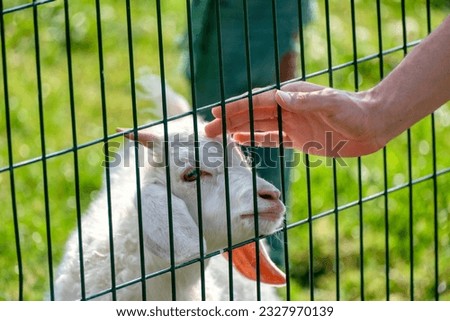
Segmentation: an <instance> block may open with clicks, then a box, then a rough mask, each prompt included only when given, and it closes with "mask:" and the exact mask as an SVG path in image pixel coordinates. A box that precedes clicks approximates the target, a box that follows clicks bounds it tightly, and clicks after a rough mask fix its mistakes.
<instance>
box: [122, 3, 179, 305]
mask: <svg viewBox="0 0 450 321" xmlns="http://www.w3.org/2000/svg"><path fill="white" fill-rule="evenodd" d="M125 8H126V16H127V40H128V62H129V68H130V87H131V88H130V90H131V108H132V114H133V130H134V137H138V132H137V127H138V121H137V120H138V119H137V118H138V117H137V106H136V84H135V73H134V53H133V30H132V24H131V2H130V0H126V2H125ZM134 148H135V155H136V157H135V159H134V160H135V165H136V203H137V204H136V205H137V214H138V233H139V261H140V265H141V271H140V272H141V290H142V291H141V295H142V300H143V301H145V300H146V299H147V286H146V279H145V255H144V232H143V223H142V202H141V199H142V198H141V177H140V172H139V170H140V166H141V165H140V164H139V143H138V141H137V140H135V141H134ZM169 183H170V181H169ZM168 186H170V184H169V185H168ZM168 204H169V207H170V204H171V202H170V201H169V203H168ZM172 252H173V251H172Z"/></svg>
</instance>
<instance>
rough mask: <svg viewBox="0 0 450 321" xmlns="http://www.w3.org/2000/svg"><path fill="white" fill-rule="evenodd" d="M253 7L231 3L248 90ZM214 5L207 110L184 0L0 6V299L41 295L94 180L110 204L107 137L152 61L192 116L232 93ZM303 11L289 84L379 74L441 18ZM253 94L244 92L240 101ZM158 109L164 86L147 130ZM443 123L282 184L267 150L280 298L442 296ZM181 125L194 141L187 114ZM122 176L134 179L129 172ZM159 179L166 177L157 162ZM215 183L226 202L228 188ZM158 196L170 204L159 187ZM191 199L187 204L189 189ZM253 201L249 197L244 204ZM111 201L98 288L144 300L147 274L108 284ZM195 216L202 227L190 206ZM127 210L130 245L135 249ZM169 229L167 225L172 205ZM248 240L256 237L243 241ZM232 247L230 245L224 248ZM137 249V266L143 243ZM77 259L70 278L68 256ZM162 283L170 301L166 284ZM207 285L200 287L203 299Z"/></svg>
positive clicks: (295, 172) (125, 118)
mask: <svg viewBox="0 0 450 321" xmlns="http://www.w3.org/2000/svg"><path fill="white" fill-rule="evenodd" d="M251 1H252V0H247V1H246V0H243V1H242V8H243V13H242V14H243V21H242V24H243V33H244V35H245V44H244V47H245V48H244V49H245V50H243V52H244V54H245V57H244V58H243V59H244V60H245V62H246V68H245V77H246V79H247V80H246V83H247V86H246V88H245V90H248V91H250V89H251V88H252V87H255V84H254V83H252V81H250V80H249V79H252V74H253V73H255V66H253V65H252V63H251V45H250V41H249V34H250V29H251V28H252V24H251V23H249V21H250V20H249V9H248V8H249V3H250V2H251ZM218 3H220V5H218V6H214V8H215V11H214V12H213V13H212V14H213V15H214V17H215V19H213V20H214V21H215V22H216V24H217V25H216V29H217V34H216V39H217V48H218V49H217V52H218V57H217V60H218V65H219V75H218V79H219V83H218V87H219V88H220V92H219V95H220V97H219V99H220V102H215V103H211V104H209V105H206V106H205V105H202V104H199V103H198V97H197V96H198V90H197V89H196V86H195V83H196V81H195V79H194V76H193V75H195V74H196V70H195V68H196V67H195V63H194V54H193V51H194V46H193V42H194V36H195V35H193V32H192V30H193V24H196V23H197V24H198V21H193V12H192V8H193V7H192V4H191V1H189V0H186V1H176V0H172V1H158V0H156V1H155V0H147V1H145V0H142V1H130V0H126V1H100V0H96V1H90V0H84V1H77V2H73V1H72V2H71V1H68V0H64V1H62V0H61V1H55V0H48V1H32V2H26V1H25V0H22V1H20V0H17V1H15V0H10V1H7V0H2V1H0V10H1V12H2V14H1V20H0V37H1V57H2V65H1V69H2V82H3V86H1V87H2V88H1V94H2V97H3V99H2V101H3V104H2V105H1V111H0V114H1V115H3V116H2V117H0V130H1V131H2V133H3V135H0V136H1V137H0V146H1V148H0V184H1V186H2V191H1V193H0V202H1V204H2V205H3V206H2V208H1V210H0V220H1V222H2V224H1V226H0V235H1V241H0V280H1V282H0V299H1V300H32V299H34V300H36V299H38V300H39V299H43V298H44V297H45V296H47V295H48V296H49V297H50V299H54V281H55V271H56V267H57V265H58V262H59V261H60V260H61V257H62V254H63V251H64V244H65V242H66V240H67V237H68V235H69V233H70V231H72V230H73V229H74V228H76V229H78V231H79V235H78V237H79V242H80V245H81V244H82V237H83V235H82V231H81V217H82V215H83V212H84V210H85V209H86V208H87V206H88V204H89V203H90V201H91V199H92V197H93V196H92V195H94V193H95V191H97V190H98V189H100V185H101V177H102V176H103V177H105V181H106V186H107V195H108V197H107V198H108V201H109V204H111V203H110V201H111V195H110V167H109V165H108V164H109V163H110V160H111V155H110V154H109V151H110V150H111V143H112V142H117V141H118V140H119V136H121V135H120V134H116V133H114V129H115V128H116V127H124V126H128V127H132V128H133V129H134V130H135V131H137V130H138V128H141V127H142V126H143V124H145V122H146V121H147V120H148V111H147V110H146V109H145V106H143V105H142V104H141V102H140V101H139V99H138V97H137V95H136V89H137V88H136V87H137V85H136V83H135V78H136V74H137V73H136V70H137V69H139V68H140V67H142V66H150V68H151V70H152V71H153V72H154V73H157V74H159V75H160V76H161V78H162V84H163V88H164V80H165V79H167V80H168V82H169V83H171V84H173V86H174V87H175V88H176V89H177V90H178V91H180V92H181V93H183V94H184V95H185V96H187V97H189V98H190V100H191V102H192V105H193V106H194V109H193V111H192V114H193V115H194V116H197V113H198V112H199V113H203V112H205V111H209V110H210V109H211V107H213V106H217V105H222V106H224V105H225V101H226V100H227V99H229V98H230V97H229V96H227V95H226V90H225V89H226V88H225V87H226V84H225V82H224V68H225V67H224V66H226V64H224V62H223V59H224V57H223V54H222V53H223V51H224V49H223V47H222V46H223V39H222V37H223V30H222V27H221V26H222V23H223V21H222V15H221V10H222V9H223V6H226V5H230V2H227V1H218ZM267 3H268V4H270V5H267V10H269V11H270V12H271V17H272V19H271V20H270V21H267V24H269V25H270V26H271V27H272V28H273V30H277V29H278V27H279V24H280V21H277V10H278V9H279V8H280V7H279V6H280V4H279V3H277V1H276V0H273V1H268V2H267ZM302 3H303V4H304V5H305V3H306V1H302V0H299V1H298V4H299V5H297V10H296V12H295V14H296V18H297V19H298V21H297V25H298V33H297V39H296V46H297V48H296V50H297V51H298V53H299V55H298V61H297V65H298V67H297V74H298V75H299V76H298V78H296V79H295V80H308V81H311V82H316V83H321V84H324V85H328V86H332V87H338V88H342V89H347V90H355V91H359V90H364V89H367V88H370V87H371V86H373V85H374V84H376V83H377V82H378V81H379V80H380V79H382V78H383V77H384V76H385V75H386V74H387V73H388V72H389V71H390V70H392V68H394V67H395V65H397V64H398V62H399V61H400V60H401V59H402V57H403V56H404V55H406V54H407V53H408V51H409V50H411V49H412V48H413V47H414V46H415V45H417V44H418V43H419V42H420V40H421V39H423V38H424V37H426V35H427V34H428V33H429V32H431V31H432V30H433V29H434V28H435V27H436V26H437V25H438V24H439V23H440V22H441V21H442V20H443V18H444V17H445V16H446V15H448V12H449V7H448V4H447V3H446V2H445V1H418V0H417V1H412V0H402V1H381V0H373V1H372V0H367V1H363V0H359V1H358V0H354V1H353V0H351V1H328V0H318V1H317V2H316V1H309V2H308V3H309V5H312V6H311V7H312V13H313V14H312V17H310V18H311V19H308V23H305V22H306V21H303V20H304V19H305V18H304V17H305V16H304V13H303V12H302V10H305V7H302V6H301V5H300V4H302ZM309 20H310V21H309ZM250 22H251V21H250ZM183 34H185V35H186V41H185V42H183V43H181V44H180V42H179V41H177V39H179V38H180V36H181V35H183ZM278 37H279V34H278V33H277V32H273V39H272V41H273V44H274V45H273V50H274V52H273V59H274V61H273V66H272V67H273V68H275V70H274V76H275V81H274V82H273V83H272V84H271V86H269V87H267V88H265V89H264V90H269V89H272V88H279V87H280V86H281V84H282V81H281V79H280V68H279V66H280V59H281V57H280V55H279V52H278V42H279V39H278ZM180 47H181V48H180ZM183 51H184V52H187V53H188V59H186V61H187V62H188V63H187V65H188V67H187V69H188V70H189V71H190V72H189V74H190V75H191V78H189V77H180V73H182V72H181V71H180V68H179V64H180V59H181V56H182V52H183ZM289 81H292V80H289ZM190 83H192V84H193V85H192V86H189V84H190ZM251 99H252V96H251V94H250V95H249V104H250V106H252V100H251ZM227 101H228V100H227ZM165 106H166V102H165V91H164V89H163V121H159V122H158V121H157V122H154V124H159V123H164V124H167V123H168V122H170V121H172V120H173V119H175V118H170V117H168V115H167V111H166V108H165ZM250 108H252V107H250ZM194 119H195V117H194ZM449 119H450V114H449V111H448V106H443V107H442V108H441V109H439V110H438V111H437V112H436V113H435V114H434V115H431V116H430V117H428V118H426V119H424V120H423V121H422V122H420V123H419V124H418V125H416V126H414V127H413V128H411V129H410V130H408V131H407V133H405V134H403V135H401V136H400V137H399V138H397V139H396V140H394V141H393V142H391V143H390V144H389V145H388V146H387V147H386V148H384V149H383V150H382V151H380V152H378V153H376V154H374V155H371V156H366V157H363V158H358V159H346V160H345V161H342V160H336V159H325V158H320V157H313V156H308V155H300V154H298V153H297V154H295V155H294V157H296V158H295V160H297V162H296V167H295V168H293V169H290V170H291V173H290V178H287V175H285V170H286V168H285V166H286V164H287V163H289V161H291V160H290V159H289V160H285V159H284V158H285V151H284V150H283V149H281V150H280V159H281V160H282V161H281V162H280V164H281V165H280V168H279V180H280V182H281V190H282V198H283V201H284V202H286V204H287V205H288V214H287V217H286V221H285V224H284V226H283V227H282V228H280V230H279V232H278V233H277V236H276V237H275V240H276V239H278V240H281V244H282V249H281V250H279V251H280V253H281V256H282V258H283V259H282V262H281V263H280V264H281V265H282V268H283V269H284V271H285V272H286V275H287V284H286V287H283V288H281V289H280V290H279V295H280V297H281V298H283V299H287V300H341V299H342V300H365V299H368V300H371V299H372V300H373V299H376V300H391V299H394V300H395V299H401V300H416V299H417V300H448V299H450V290H449V282H450V268H449V267H450V251H449V249H450V238H449V235H450V224H449V215H450V214H449V211H450V206H449V204H450V202H449V199H448V196H447V194H448V193H447V190H448V189H449V188H450V180H449V176H448V174H449V172H450V164H449V159H450V155H449V150H450V146H449V144H450V143H449V142H448V140H447V139H446V136H447V135H446V132H447V131H448V124H449ZM193 126H194V129H195V132H196V130H197V123H196V122H195V121H194V124H193ZM280 126H281V123H280ZM223 129H224V130H226V124H225V123H224V124H223ZM167 135H168V132H167V126H166V127H165V137H166V138H167ZM195 138H196V140H197V138H198V137H197V136H195ZM224 143H225V141H224ZM196 146H197V148H196V155H197V162H198V145H196ZM165 150H166V152H168V146H167V144H166V146H165ZM249 151H250V152H252V149H251V148H250V150H249ZM102 163H103V164H106V166H101V164H102ZM253 165H254V167H253V186H256V172H257V171H256V168H255V164H253ZM197 166H198V163H197ZM225 168H227V166H225ZM136 176H137V180H138V182H139V179H140V178H139V171H136ZM166 179H167V180H168V181H170V173H169V168H167V175H166ZM199 184H200V183H199V181H197V190H199V189H200V188H199V187H200V185H199ZM226 185H227V186H226V189H225V190H226V191H227V192H226V194H227V196H226V197H227V199H228V200H229V195H228V193H229V188H230V187H229V186H228V182H227V181H226ZM168 186H170V184H168ZM254 190H255V189H254ZM167 192H168V197H169V199H168V202H169V204H170V202H171V200H170V194H171V193H170V188H168V191H167ZM255 193H256V192H255ZM197 197H198V198H197V201H198V204H201V202H202V197H201V195H197ZM140 198H141V196H140V195H139V189H138V195H137V199H138V200H140ZM255 199H256V197H253V200H249V202H251V201H253V203H254V206H255V207H256V203H255V202H256V201H255ZM229 206H232V205H230V204H229V202H228V207H229ZM109 207H110V210H109V213H108V220H109V222H110V248H111V264H110V269H111V275H112V276H113V277H112V278H111V288H109V289H105V292H104V293H112V297H113V299H114V298H115V295H116V291H117V290H118V289H121V288H123V287H127V286H130V285H133V284H140V285H141V287H142V299H144V300H145V299H146V280H148V279H151V278H152V277H153V276H155V275H158V273H156V274H152V275H147V274H146V271H145V267H144V266H143V265H142V267H141V276H140V278H139V279H137V280H130V282H128V283H127V284H116V281H115V277H114V275H115V266H114V242H113V233H114V230H113V227H112V224H111V222H112V215H113V213H112V210H111V206H109ZM199 207H200V206H199ZM169 209H170V207H169ZM138 210H139V211H140V209H138ZM198 215H199V217H200V219H199V221H200V222H201V221H202V220H201V215H202V213H198ZM229 215H230V214H229V209H228V216H229ZM139 217H140V219H139V222H138V224H139V235H138V236H137V237H139V240H140V244H141V249H143V247H144V246H143V236H142V217H141V216H139ZM169 226H170V228H171V229H173V222H172V221H171V215H170V210H169ZM202 228H203V227H202V226H200V237H202ZM229 233H231V232H229ZM230 235H231V234H230ZM259 238H260V237H259V233H258V231H255V239H259ZM249 241H250V240H249ZM172 242H173V240H172ZM200 244H202V243H201V242H200ZM233 246H235V245H233V244H232V243H231V238H230V242H229V244H228V247H229V248H232V247H233ZM80 248H82V247H81V246H80ZM200 252H203V249H201V250H200ZM217 254H218V253H211V254H207V255H204V256H202V257H200V258H196V259H195V260H193V261H191V262H188V263H186V264H192V263H196V262H200V264H201V267H202V270H204V268H205V259H206V258H209V257H211V256H214V255H217ZM140 255H141V258H140V260H141V262H143V261H144V260H145V258H144V253H143V252H142V250H141V253H140ZM79 259H80V262H81V263H80V270H81V274H83V251H82V250H80V253H79ZM171 262H172V266H171V268H169V269H166V270H163V271H161V272H160V273H170V274H171V275H172V280H174V279H175V278H176V275H175V270H176V269H177V268H179V267H177V266H175V264H174V262H175V258H174V257H173V253H172V254H171ZM231 267H232V265H231V263H229V268H230V269H229V280H228V281H226V282H229V285H230V286H231V287H232V281H231V279H232V278H231V275H232V269H231ZM204 278H205V276H204V273H202V276H201V279H202V280H204ZM168 286H169V285H168ZM170 286H171V287H172V293H173V299H176V297H177V296H176V291H175V283H174V282H172V284H171V285H170ZM80 288H81V291H80V299H82V300H89V299H95V298H96V297H97V296H99V295H101V294H104V293H98V294H97V295H94V296H87V295H86V293H85V284H84V279H83V277H82V278H81V285H80ZM259 290H260V288H259V286H258V287H257V291H259ZM205 291H206V289H205V287H204V285H203V287H202V294H203V297H205ZM258 297H259V296H258Z"/></svg>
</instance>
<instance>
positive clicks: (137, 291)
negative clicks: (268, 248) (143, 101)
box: [55, 78, 285, 300]
mask: <svg viewBox="0 0 450 321" xmlns="http://www.w3.org/2000/svg"><path fill="white" fill-rule="evenodd" d="M158 81H159V79H158ZM145 83H148V86H147V89H150V88H152V85H151V84H154V83H155V81H154V80H152V79H150V78H149V79H146V80H145V79H144V82H143V84H144V85H145ZM151 90H154V89H153V88H152V89H151ZM174 95H176V94H175V93H173V92H170V95H169V97H168V103H169V108H170V109H171V110H172V112H171V114H173V113H174V112H173V110H174V109H175V110H178V112H179V111H182V110H185V108H186V106H187V103H186V102H185V100H184V99H182V98H181V97H179V96H174ZM155 97H156V98H157V97H158V95H156V96H153V97H150V98H151V99H156V98H155ZM171 102H172V103H171ZM203 126H204V124H203V123H202V122H201V121H200V120H199V122H198V127H199V132H198V146H199V149H198V150H199V153H200V159H199V162H200V164H199V165H200V167H199V173H200V186H201V199H202V211H201V213H202V223H203V240H202V242H203V249H204V254H206V253H211V252H213V251H217V250H222V249H223V248H225V247H227V245H228V235H227V226H228V223H227V210H226V209H227V204H226V199H225V173H224V171H225V167H224V157H223V153H224V149H223V148H222V138H217V139H210V138H207V137H206V136H205V134H204V131H203ZM168 132H169V139H168V145H167V146H168V147H169V157H168V159H167V158H166V157H167V156H165V155H164V154H165V153H164V146H165V143H164V132H163V127H162V126H161V125H160V126H156V127H150V128H148V129H145V130H141V131H139V132H138V137H137V138H136V140H137V141H138V142H139V143H140V146H141V147H140V148H139V157H140V158H141V159H140V165H142V166H140V167H139V177H140V200H141V213H142V229H143V231H142V232H143V233H142V238H143V245H144V248H143V249H140V242H139V230H138V205H137V197H136V195H137V184H136V167H135V158H134V148H133V146H134V142H132V141H131V142H130V141H126V142H125V147H124V149H123V151H122V152H121V153H120V154H119V155H116V158H115V160H116V161H117V163H120V164H115V165H117V166H113V167H111V177H110V193H111V194H110V196H111V197H110V203H111V207H110V209H109V208H108V203H107V189H106V186H105V187H104V188H103V190H102V191H101V192H100V193H99V195H98V196H97V198H96V199H95V200H94V201H93V203H92V204H91V205H90V207H89V209H88V211H87V213H86V214H85V215H84V217H83V220H82V231H81V232H82V244H83V267H84V282H85V294H86V296H87V297H89V296H93V295H94V296H95V295H96V294H98V293H104V294H103V295H99V296H97V297H96V299H97V300H111V299H112V292H111V291H108V290H109V289H111V287H112V281H111V280H112V272H111V271H112V270H111V250H112V249H113V250H114V256H113V262H114V270H115V273H114V274H115V275H114V276H115V279H114V282H115V284H116V285H117V286H119V285H121V284H124V283H127V282H130V281H133V280H136V279H138V278H141V276H142V268H141V267H142V264H144V266H145V273H146V274H147V275H148V274H151V273H154V272H158V271H161V270H164V269H167V268H169V267H170V263H171V260H170V257H171V255H170V254H171V253H170V252H171V247H170V238H169V235H170V234H172V236H173V257H174V259H175V263H176V264H179V263H182V262H186V261H189V260H191V259H195V258H199V257H200V236H199V235H200V234H199V233H200V232H199V224H198V223H199V217H198V212H199V209H198V207H197V204H198V202H197V184H196V179H197V171H196V169H195V162H194V140H193V135H192V132H193V130H192V117H186V118H184V119H180V120H177V121H171V122H169V123H168ZM126 136H127V137H128V138H130V139H131V140H133V139H135V137H134V135H133V133H132V132H130V133H127V134H126ZM226 150H227V152H228V165H229V168H228V179H229V186H230V189H229V199H230V206H229V214H230V222H229V223H230V226H229V228H230V229H231V234H232V243H233V244H237V243H239V242H242V241H245V240H248V239H251V238H253V237H254V236H255V224H254V208H253V184H252V173H251V170H250V168H249V167H248V166H247V164H246V162H245V159H244V157H243V155H242V154H241V152H240V150H239V148H238V147H237V146H236V145H235V144H233V143H232V142H230V143H229V145H228V146H227V148H226ZM143 156H145V157H143ZM166 159H167V160H168V162H169V169H170V182H171V185H170V193H171V194H170V196H171V209H172V210H171V214H172V221H173V233H170V231H169V219H168V217H169V216H168V213H169V205H168V189H167V179H166V173H167V172H166V167H165V166H162V165H163V164H164V162H165V160H166ZM279 194H280V193H279V191H278V190H277V189H276V188H275V187H274V186H273V185H271V184H270V183H268V182H267V181H265V180H263V179H261V178H257V192H256V196H257V205H258V213H259V216H258V218H259V233H260V234H263V235H264V234H270V233H272V232H273V231H274V230H275V228H277V227H278V226H279V224H280V223H281V220H282V218H283V213H284V211H285V207H284V205H283V204H282V203H281V201H280V200H279ZM109 210H110V213H112V215H111V221H112V232H113V234H112V235H113V236H112V239H113V244H114V247H113V248H111V246H110V228H109V226H110V224H109V221H108V212H109ZM78 244H79V239H78V233H77V232H74V233H73V234H72V236H71V237H70V239H69V241H68V243H67V247H66V251H65V255H64V257H63V260H62V263H61V265H60V267H59V270H58V273H57V279H56V281H55V298H56V299H57V300H77V299H80V298H81V286H80V284H81V281H80V262H79V246H78ZM254 245H255V243H251V244H250V245H247V246H243V247H240V248H237V249H235V250H233V251H232V253H233V263H234V266H235V267H236V269H237V270H238V271H240V273H242V274H240V273H239V272H236V271H233V280H234V299H236V300H252V299H255V298H256V283H255V282H254V281H252V280H250V279H253V280H255V278H256V276H255V275H256V270H255V265H256V260H257V257H256V252H255V250H254ZM260 248H261V249H260V272H261V274H260V280H261V281H262V282H263V283H271V284H275V285H282V284H283V283H284V275H283V273H282V272H281V271H280V270H278V269H277V268H276V267H275V266H274V265H273V263H272V262H271V261H270V259H268V257H267V255H266V252H265V250H264V246H263V244H262V243H260ZM141 250H142V253H143V257H144V260H145V261H144V262H141V257H142V256H141V255H140V253H141ZM205 266H207V268H206V271H205V282H206V283H205V287H206V292H205V294H206V299H208V300H227V299H228V298H229V289H228V284H229V282H228V276H229V273H228V263H227V261H226V259H225V258H224V257H223V256H221V255H219V256H215V257H212V258H210V259H207V260H205ZM175 271H176V272H175V289H176V299H177V300H198V299H201V294H202V292H201V277H200V275H201V274H200V263H199V262H196V263H193V264H190V265H186V266H184V267H181V268H177V269H176V270H175ZM171 284H172V278H171V273H170V272H166V273H163V274H160V275H157V276H155V277H149V278H148V279H147V281H146V298H147V300H171V299H172V298H173V297H172V286H171ZM261 288H262V290H263V291H262V298H263V299H268V300H274V299H276V298H277V296H276V294H275V290H274V288H273V287H272V286H268V285H264V284H261ZM116 299H117V300H141V299H142V283H141V282H135V283H134V284H131V285H127V286H123V287H120V288H119V289H117V290H116Z"/></svg>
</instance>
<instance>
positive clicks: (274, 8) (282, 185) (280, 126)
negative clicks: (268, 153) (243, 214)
mask: <svg viewBox="0 0 450 321" xmlns="http://www.w3.org/2000/svg"><path fill="white" fill-rule="evenodd" d="M277 18H278V16H277V1H276V0H272V26H273V27H272V28H273V47H274V60H275V61H274V64H275V81H276V88H277V89H280V87H281V79H280V55H279V50H278V21H277ZM277 117H278V141H279V143H280V145H279V148H278V150H279V164H280V190H281V200H282V201H283V203H284V204H286V200H287V196H286V175H285V156H284V147H283V114H282V112H281V107H280V105H278V104H277ZM310 223H312V221H310ZM287 231H288V230H287V221H286V217H285V218H284V220H283V239H284V240H283V243H284V247H285V253H286V255H288V233H287ZM286 262H287V264H286V267H287V271H286V274H287V273H288V272H289V268H288V266H289V260H288V259H286ZM287 275H288V274H287ZM286 286H287V288H286V291H289V292H290V279H289V277H287V278H286ZM311 288H313V287H311Z"/></svg>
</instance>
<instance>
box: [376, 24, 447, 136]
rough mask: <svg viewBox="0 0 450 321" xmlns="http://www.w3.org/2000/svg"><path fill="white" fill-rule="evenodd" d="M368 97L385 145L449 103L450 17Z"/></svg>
mask: <svg viewBox="0 0 450 321" xmlns="http://www.w3.org/2000/svg"><path fill="white" fill-rule="evenodd" d="M369 97H370V98H369V99H370V101H371V103H372V104H371V105H372V106H374V115H376V117H379V118H380V119H379V120H378V122H377V126H378V128H377V129H378V133H380V134H379V135H378V136H379V137H378V138H379V139H380V141H382V142H384V143H385V142H387V141H389V140H390V139H392V138H394V137H395V136H397V135H398V134H400V133H401V132H403V131H404V130H406V129H407V128H409V127H410V126H412V125H413V124H415V123H416V122H418V121H419V120H420V119H422V118H423V117H425V116H426V115H428V114H430V113H432V112H433V111H434V110H436V109H437V108H439V107H440V106H441V105H442V104H444V103H445V102H446V101H448V100H450V16H449V17H447V18H446V19H445V21H444V22H443V23H442V24H441V25H440V26H439V27H438V28H437V29H436V30H435V31H434V32H433V33H431V34H430V35H429V36H428V37H427V38H426V39H425V40H424V41H422V43H421V44H419V45H418V46H417V47H416V48H414V50H412V51H411V52H410V53H409V54H408V55H407V56H406V57H405V59H404V60H403V61H402V62H401V63H400V64H399V65H398V66H397V68H395V69H394V70H393V71H392V72H391V73H390V74H389V75H388V76H387V77H386V78H385V79H384V80H383V81H381V82H380V83H379V85H378V86H376V87H374V88H373V89H372V90H371V91H370V95H369Z"/></svg>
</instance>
